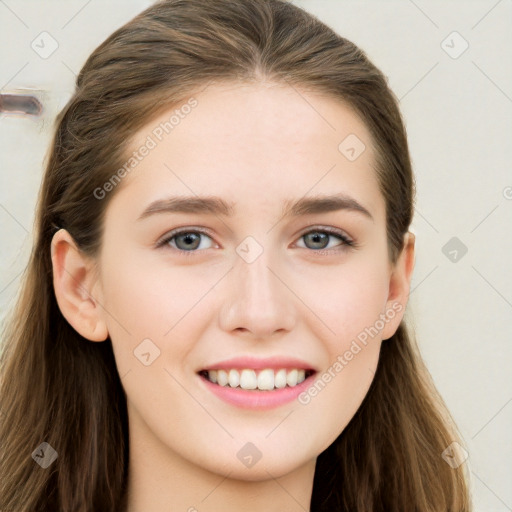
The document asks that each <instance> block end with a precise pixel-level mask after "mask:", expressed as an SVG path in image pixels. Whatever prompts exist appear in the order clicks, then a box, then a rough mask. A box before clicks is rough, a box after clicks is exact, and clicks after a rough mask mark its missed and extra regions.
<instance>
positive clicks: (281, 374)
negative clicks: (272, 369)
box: [274, 369, 286, 389]
mask: <svg viewBox="0 0 512 512" xmlns="http://www.w3.org/2000/svg"><path fill="white" fill-rule="evenodd" d="M274 386H275V387H276V388H277V389H281V388H285V387H286V370H284V369H283V370H279V371H278V372H277V373H276V374H275V376H274Z"/></svg>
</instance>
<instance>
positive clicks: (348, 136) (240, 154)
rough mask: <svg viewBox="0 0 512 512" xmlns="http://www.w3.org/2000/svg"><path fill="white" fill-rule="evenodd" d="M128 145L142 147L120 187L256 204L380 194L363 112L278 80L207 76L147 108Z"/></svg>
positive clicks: (137, 192) (375, 198)
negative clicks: (197, 88) (147, 116)
mask: <svg viewBox="0 0 512 512" xmlns="http://www.w3.org/2000/svg"><path fill="white" fill-rule="evenodd" d="M130 146H131V147H130V154H131V152H136V153H140V151H139V150H140V149H141V148H143V147H144V146H147V147H150V149H149V150H146V151H144V153H145V156H144V157H142V158H141V157H140V155H139V159H138V160H137V162H136V165H135V166H133V169H132V170H130V172H129V173H127V174H128V175H127V176H126V177H125V178H123V182H122V184H121V185H122V187H120V188H126V191H127V192H129V194H130V195H131V196H134V195H137V196H138V197H140V198H146V199H149V198H150V196H151V198H154V197H153V196H154V195H155V194H158V193H159V192H161V193H164V192H165V191H166V190H168V191H169V192H172V193H173V194H184V195H185V194H186V195H191V194H194V193H197V194H205V193H207V194H211V195H218V196H221V197H222V196H225V197H227V198H228V199H229V200H230V202H234V203H237V201H236V198H237V197H239V198H241V199H242V198H243V202H244V204H246V205H248V204H249V203H252V202H259V204H260V206H261V205H262V204H263V203H270V202H275V201H276V199H277V198H278V197H281V196H282V197H283V200H285V198H288V197H301V196H304V195H306V194H308V192H311V193H312V194H319V193H334V192H338V191H341V192H346V191H351V192H352V193H353V194H355V195H356V196H357V195H359V196H360V197H362V196H366V197H367V199H368V200H369V201H373V202H376V201H377V202H378V201H379V200H381V198H380V199H379V197H378V196H379V190H378V185H377V180H376V176H375V172H374V169H373V164H374V153H373V151H374V150H373V147H372V141H371V137H370V134H369V131H368V129H367V128H366V126H365V124H364V122H363V121H362V120H361V119H360V118H359V116H357V115H356V114H355V113H354V112H353V111H352V109H351V108H350V107H349V106H347V105H346V104H345V103H343V102H341V101H339V100H336V99H334V98H332V97H329V96H326V95H321V94H319V93H314V92H310V91H306V90H302V89H298V88H296V87H291V86H288V85H286V84H284V85H283V84H275V83H259V84H241V83H224V84H215V85H210V86H209V87H207V88H206V89H205V90H203V91H202V92H200V93H198V94H196V95H193V96H191V97H190V98H186V99H184V100H183V101H182V102H181V103H179V104H176V105H174V106H172V107H171V108H169V109H167V110H166V111H164V112H161V113H160V114H159V115H158V116H156V117H155V118H153V119H152V120H151V121H150V122H149V123H147V124H146V125H145V126H144V127H142V128H141V129H140V130H139V131H138V132H137V133H136V134H135V135H134V137H133V139H132V141H131V144H130ZM135 183H137V186H136V187H135V186H132V185H135ZM117 192H120V191H119V190H118V191H117Z"/></svg>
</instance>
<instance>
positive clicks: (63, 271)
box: [52, 83, 414, 512]
mask: <svg viewBox="0 0 512 512" xmlns="http://www.w3.org/2000/svg"><path fill="white" fill-rule="evenodd" d="M195 98H196V99H197V101H198V105H197V107H196V108H195V109H193V110H192V111H191V113H190V114H189V115H188V116H186V117H185V118H184V119H183V120H181V122H180V123H179V125H177V126H176V127H175V128H174V129H173V131H172V133H170V134H168V135H167V136H165V137H164V138H163V140H162V141H161V142H159V143H158V145H157V147H155V148H154V149H152V150H151V151H150V153H149V154H148V155H147V156H146V157H145V158H144V159H143V160H142V161H141V162H140V163H139V164H138V165H137V167H136V168H135V169H134V170H133V171H132V172H131V173H130V174H129V175H127V176H126V177H125V178H124V179H123V182H122V184H121V185H120V186H119V187H118V188H117V190H115V192H112V194H113V197H112V198H111V202H110V203H109V205H108V207H107V213H106V218H105V225H104V239H103V245H102V247H101V251H100V254H99V255H98V258H96V259H94V260H90V259H88V258H86V257H84V256H83V255H82V254H81V253H80V251H78V250H77V248H76V245H75V244H74V242H73V240H72V238H71V237H70V235H69V234H68V233H67V232H66V231H64V230H61V231H59V232H58V233H57V234H56V235H55V237H54V240H53V243H52V260H53V265H54V287H55V291H56V296H57V300H58V303H59V307H60V309H61V311H62V313H63V315H64V316H65V317H66V319H67V320H68V322H70V324H71V325H72V326H73V327H74V328H75V329H76V330H77V331H78V332H79V333H80V334H82V335H83V336H85V337H86V338H88V339H89V340H91V341H103V340H105V339H106V338H107V336H110V338H111V340H112V343H113V347H114V353H115V358H116V362H117V366H118V370H119V374H120V376H121V377H122V383H123V386H124V389H125V391H126V394H127V399H128V413H129V426H130V479H129V500H128V511H129V512H140V511H143V510H152V511H156V512H158V511H164V510H165V511H168V510H183V511H189V512H192V511H194V510H198V511H200V512H206V511H215V510H224V511H226V512H229V511H235V510H236V511H239V510H245V511H252V510H267V511H282V510H287V511H295V510H297V511H304V510H309V503H310V499H311V492H312V485H313V476H314V469H315V461H316V458H317V456H318V455H319V454H320V453H321V452H322V451H323V450H325V449H326V448H327V447H328V446H329V445H330V444H331V443H332V442H333V441H334V440H335V439H336V437H337V436H338V435H339V434H340V433H341V432H342V431H343V429H344V427H345V426H346V425H347V424H348V422H349V421H350V419H351V418H352V417H353V416H354V414H355V412H356V411H357V409H358V407H359V406H360V404H361V402H362V400H363V398H364V397H365V395H366V393H367V391H368V388H369V386H370V384H371V381H372V379H373V375H374V372H375V369H376V366H377V362H378V356H379V349H380V345H381V342H382V340H386V339H388V338H389V337H391V336H392V335H393V333H394V332H395V331H396V329H397V327H398V325H399V323H400V320H401V319H402V316H403V313H404V309H405V305H406V302H407V297H408V294H409V287H410V280H411V273H412V268H413V260H414V238H413V236H412V235H409V236H407V237H406V240H405V242H406V243H405V248H404V250H403V251H402V254H401V255H400V257H399V259H398V261H397V263H396V264H394V265H393V264H392V263H391V262H390V261H389V259H388V247H387V239H386V224H385V203H384V199H383V197H382V195H381V193H380V191H379V187H378V183H377V180H376V177H375V172H374V170H373V169H372V164H373V161H374V152H373V148H372V143H371V139H370V134H369V132H368V130H367V129H366V127H365V125H364V123H363V122H362V121H361V120H360V119H359V118H358V117H357V116H356V115H355V114H354V113H353V112H352V111H351V110H350V109H349V108H348V107H347V106H345V105H344V104H343V103H341V102H340V101H337V100H335V99H331V98H329V97H325V96H322V95H319V94H318V93H312V92H306V91H303V90H302V91H300V92H299V90H298V89H294V88H291V87H288V86H286V85H282V84H275V83H258V84H251V85H248V84H238V83H237V84H234V83H232V84H215V85H214V86H210V87H208V88H207V89H206V90H204V91H203V92H201V93H199V94H197V95H196V96H195ZM173 110H174V109H170V110H169V111H168V112H164V113H163V114H162V115H159V116H158V118H156V119H154V120H152V122H151V123H148V124H147V125H146V126H145V127H143V128H142V129H141V130H140V131H139V132H137V134H136V135H135V136H134V140H133V141H132V148H133V150H135V149H136V148H138V147H140V145H141V144H142V143H143V141H144V140H145V139H146V138H147V136H148V135H149V134H151V132H152V130H153V129H154V128H155V126H157V125H158V124H159V123H160V122H161V121H164V120H168V119H169V116H170V115H171V114H172V111H173ZM349 134H356V135H357V137H358V138H359V139H360V140H361V141H363V143H364V144H365V146H366V149H365V151H363V153H362V154H361V155H360V156H359V157H358V158H357V159H356V160H355V161H352V162H351V161H349V160H348V159H347V158H346V157H345V156H344V155H343V154H342V153H341V152H340V151H339V150H338V146H339V144H340V142H341V141H342V140H343V139H344V138H345V137H346V136H347V135H349ZM333 193H342V194H344V195H347V196H350V197H351V198H353V199H355V200H356V201H357V202H359V203H360V204H361V205H363V206H364V207H365V208H366V209H367V210H368V211H369V212H370V214H371V217H372V218H369V217H367V216H365V215H363V214H362V213H360V212H357V211H352V210H340V211H335V212H328V213H320V214H314V215H306V216H303V217H297V218H292V217H290V218H282V217H281V210H282V208H283V206H284V202H285V201H287V200H296V199H300V198H301V197H303V196H304V195H307V196H308V197H310V196H313V195H317V194H318V195H320V194H333ZM195 194H197V195H213V196H219V197H221V198H223V199H224V200H226V201H227V202H228V203H231V204H232V205H233V208H234V210H235V212H236V214H235V215H234V216H233V217H223V216H216V215H210V214H205V213H202V214H189V213H179V214H177V213H159V214H154V215H151V216H148V217H147V218H145V219H143V220H140V221H138V220H137V219H138V217H139V216H140V215H141V213H142V212H143V211H144V209H145V208H146V207H147V206H148V205H149V204H150V203H151V202H153V201H155V200H157V199H163V198H165V197H167V196H170V195H195ZM178 227H180V228H181V227H183V228H187V229H189V231H193V230H194V229H198V228H204V229H206V230H207V231H208V235H202V236H201V240H202V241H201V245H200V246H199V247H198V248H195V249H194V250H195V252H193V253H190V251H189V253H188V255H187V254H185V252H186V251H185V249H184V248H186V247H187V246H186V243H184V242H183V240H181V241H179V240H176V239H174V242H170V243H168V244H167V245H166V246H164V247H160V248H156V247H155V245H156V243H157V242H158V241H159V240H160V239H162V238H163V237H164V235H166V234H168V233H169V232H170V231H171V230H173V229H175V228H178ZM326 227H333V228H337V229H339V230H342V231H343V232H344V233H345V234H346V235H347V236H349V237H350V239H352V240H354V241H355V243H356V246H355V247H349V246H346V245H343V242H341V240H340V239H338V238H337V237H336V236H331V237H330V238H329V239H328V240H327V242H328V244H329V245H328V248H327V249H328V251H329V252H327V251H320V249H319V248H318V247H320V248H321V247H322V246H321V243H318V242H317V245H315V243H314V240H313V241H312V240H306V239H305V238H304V236H303V235H304V234H306V233H308V232H311V231H314V232H318V231H320V232H321V231H322V228H326ZM247 236H251V237H253V238H254V239H255V240H256V241H257V243H258V244H259V245H260V246H261V248H262V249H263V252H262V254H261V255H260V256H259V257H258V258H257V259H256V260H255V261H253V262H252V263H248V262H247V261H245V260H244V259H243V258H241V257H240V256H239V254H238V253H237V251H236V248H237V247H238V246H239V244H240V243H241V242H242V241H243V240H244V239H245V238H246V237H247ZM306 238H307V237H306ZM327 242H325V245H327ZM189 243H190V241H189ZM176 244H180V245H179V246H177V245H176ZM178 247H179V248H181V252H180V250H179V248H178ZM194 247H197V245H196V246H194ZM393 304H395V314H394V315H393V318H392V319H389V320H388V321H386V322H385V325H384V326H383V328H382V329H381V330H380V332H379V333H378V334H377V335H376V336H374V337H373V338H371V339H370V340H369V342H368V343H367V345H366V346H363V345H361V346H362V347H363V348H362V350H361V351H360V352H358V353H357V355H355V356H354V357H353V359H352V360H350V361H349V362H348V363H347V364H346V366H344V368H343V369H342V371H338V372H335V377H334V378H332V379H331V380H330V382H329V383H328V384H327V385H326V386H325V387H323V389H322V390H321V391H320V392H318V393H317V394H316V396H314V397H312V398H311V399H310V401H309V402H308V403H307V404H305V405H304V404H301V403H299V402H298V401H297V400H293V401H292V402H290V403H287V404H284V405H281V406H279V407H277V408H274V409H270V410H266V411H254V410H247V409H240V408H238V407H235V406H233V405H229V404H227V403H225V402H223V401H221V400H220V399H219V398H217V397H216V396H215V395H213V394H212V393H211V392H210V391H209V390H208V389H206V387H205V386H204V384H203V383H202V381H201V379H200V377H199V376H198V375H197V373H196V372H197V371H198V370H200V369H201V368H204V367H205V366H208V365H210V364H212V363H215V362H218V361H220V360H224V359H228V358H232V357H235V356H247V355H253V356H256V357H270V356H276V355H278V356H293V357H299V358H301V359H303V360H305V361H307V362H309V363H310V364H311V365H312V366H313V367H314V368H316V369H317V370H318V376H320V375H322V374H323V373H324V372H327V371H328V369H329V368H332V365H333V363H335V361H336V360H337V358H338V356H340V355H341V356H343V354H344V353H345V352H346V351H347V350H348V349H349V348H350V346H351V343H352V342H353V340H354V339H356V338H357V336H358V335H359V334H360V333H361V332H362V331H364V329H365V328H367V327H370V326H374V325H376V321H377V320H378V319H379V315H381V314H384V315H386V311H389V310H391V309H393ZM397 305H399V306H398V307H401V308H402V309H401V311H397V309H398V307H397ZM388 316H390V315H388ZM147 338H149V339H151V340H152V342H153V343H154V344H155V345H156V346H157V347H158V349H159V350H160V355H159V357H157V358H156V359H155V360H154V361H153V362H152V363H151V364H150V365H149V366H145V365H144V364H142V363H141V362H140V361H139V360H138V359H137V358H136V357H135V356H134V350H135V349H136V347H137V346H138V345H139V344H140V343H141V341H142V340H144V339H147ZM331 372H332V370H331ZM390 399H392V397H390ZM247 442H251V443H253V444H254V445H255V446H256V447H257V448H258V450H259V451H260V452H261V454H262V457H261V459H260V460H259V461H258V462H257V463H256V464H255V465H253V466H252V467H250V468H248V467H246V466H245V465H244V464H242V463H241V461H240V460H239V458H238V457H237V452H238V451H239V450H240V449H241V448H242V447H243V446H244V445H245V444H246V443H247Z"/></svg>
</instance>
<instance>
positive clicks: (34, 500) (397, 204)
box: [0, 0, 470, 512]
mask: <svg viewBox="0 0 512 512" xmlns="http://www.w3.org/2000/svg"><path fill="white" fill-rule="evenodd" d="M262 78H266V79H269V80H273V81H275V82H281V83H288V84H289V85H292V86H294V87H295V86H296V87H301V88H303V89H304V90H306V89H310V90H312V91H316V92H320V93H323V94H327V95H329V96H330V97H332V98H335V99H338V100H340V101H343V102H345V104H348V105H350V106H351V107H352V108H353V109H354V111H355V112H356V113H357V114H358V115H359V116H360V117H361V119H362V120H363V121H364V122H365V124H366V126H367V127H368V129H369V130H370V133H371V135H372V139H373V144H374V146H375V148H376V154H377V157H376V162H375V173H376V176H377V179H378V183H379V186H380V189H381V192H382V194H383V196H384V198H385V201H386V216H387V217H386V218H387V235H388V241H389V243H388V246H389V254H390V259H391V261H393V262H394V261H396V258H397V256H398V255H399V253H400V251H401V250H402V248H403V240H404V238H403V237H404V234H405V233H406V232H407V231H408V228H409V225H410V223H411V219H412V215H413V203H414V180H413V174H412V169H411V162H410V157H409V151H408V145H407V139H406V132H405V128H404V124H403V121H402V118H401V115H400V112H399V109H398V105H397V100H396V97H395V96H394V95H393V93H392V92H391V91H390V89H389V88H388V85H387V81H386V78H385V76H384V75H383V74H382V72H381V71H379V70H378V69H377V68H376V67H375V66H374V65H373V64H372V63H371V62H370V61H369V59H368V58H367V57H366V55H365V53H364V52H363V51H361V50H360V49H359V48H358V47H357V46H355V45H354V44H353V43H351V42H350V41H348V40H346V39H344V38H343V37H340V36H339V35H337V34H336V33H334V32H333V31H332V30H331V29H330V28H328V27H327V26H326V25H325V24H323V23H321V22H320V21H319V20H318V19H316V18H315V17H313V16H312V15H310V14H308V13H307V12H305V11H304V10H302V9H300V8H298V7H296V6H294V5H292V4H290V3H288V2H285V1H280V0H251V1H242V0H167V1H161V2H158V3H156V4H154V5H153V6H151V7H150V8H148V9H147V10H145V11H144V12H142V13H141V14H140V15H138V16H137V17H135V18H134V19H133V20H132V21H130V22H129V23H127V24H126V25H124V26H123V27H121V28H120V29H118V30H117V31H116V32H114V33H113V34H112V35H111V36H110V37H108V39H107V40H106V41H105V42H103V43H102V44H101V45H100V46H99V47H98V48H97V49H96V50H95V51H94V52H93V53H92V54H91V56H90V57H89V59H88V60H87V62H86V63H85V65H84V66H83V68H82V70H81V72H80V74H79V76H78V78H77V82H76V91H75V93H74V95H73V97H72V98H71V100H70V101H69V102H68V104H67V105H66V106H65V108H64V109H63V110H62V112H61V113H60V114H59V116H58V118H57V122H56V131H55V136H54V139H53V142H52V146H51V149H50V152H49V156H48V160H47V166H46V170H45V174H44V180H43V184H42V188H41V191H40V196H39V200H38V206H37V212H36V221H35V227H34V236H35V240H34V247H33V250H32V253H31V256H30V261H29V263H28V266H27V269H26V271H25V273H24V276H23V281H22V286H21V289H20V293H19V297H18V299H17V302H16V306H15V308H14V310H13V312H12V315H11V317H10V321H9V322H8V323H7V324H6V327H5V329H4V346H3V352H2V355H1V360H0V363H1V366H0V370H1V373H0V376H1V380H0V386H1V395H0V396H1V399H0V400H1V402H0V415H1V424H0V439H1V441H0V442H1V444H2V447H1V453H0V481H1V482H2V489H1V491H0V493H1V494H0V509H1V510H15V511H31V512H33V511H43V510H44V511H48V510H55V511H56V510H63V511H80V512H86V511H98V510H102V511H119V510H122V509H123V507H124V506H125V501H124V500H125V496H126V482H127V472H128V435H129V432H128V418H127V409H126V395H125V393H124V390H123V387H122V384H121V379H120V376H119V374H118V372H117V369H116V365H115V359H114V356H113V351H112V345H111V341H110V339H107V340H106V341H105V342H104V343H91V342H89V341H88V340H86V339H85V338H82V337H81V336H80V335H79V334H78V333H77V332H76V331H75V330H74V329H73V328H72V327H71V326H70V325H69V324H68V323H67V321H66V320H65V319H64V317H63V316H62V314H61V312H60V310H59V308H58V305H57V302H56V299H55V294H54V290H53V283H52V262H51V257H50V245H51V240H52V236H53V234H54V233H55V231H56V230H57V229H59V228H61V227H64V228H65V229H67V230H68V231H69V232H70V233H71V235H72V236H73V238H74V239H75V241H76V243H77V244H78V246H79V247H80V249H81V250H82V251H83V252H84V254H87V255H90V256H95V255H97V254H98V249H99V248H100V246H101V235H102V225H103V218H104V213H105V209H106V208H107V206H108V204H109V201H110V199H111V198H112V196H113V195H114V194H115V190H114V191H112V192H110V193H109V194H107V195H106V197H105V198H104V199H102V200H98V197H97V195H98V194H97V193H96V194H95V193H94V192H95V190H97V189H98V187H102V186H103V185H104V184H105V183H106V182H107V181H108V180H109V179H110V178H111V177H112V175H113V173H114V172H115V171H116V170H117V169H119V168H121V167H122V165H123V162H125V159H126V153H127V148H128V145H129V143H130V140H131V137H132V136H133V134H134V133H135V132H136V131H137V130H138V129H140V128H141V127H142V126H144V124H145V123H147V122H148V120H150V119H151V118H153V117H154V116H155V115H156V114H158V113H159V112H161V111H163V109H168V108H170V107H171V106H173V105H179V104H180V102H183V101H185V100H186V98H189V97H190V96H191V95H193V94H194V93H196V92H197V91H200V90H201V89H203V88H204V87H205V86H206V85H208V84H211V83H213V82H215V81H229V80H235V81H247V82H250V81H258V80H261V79H262ZM457 440H460V436H459V434H458V432H457V429H456V427H455V425H454V422H453V421H452V419H451V416H450V414H449V412H448V411H447V409H446V407H445V405H444V402H443V400H442V399H441V397H440V395H439V394H438V392H437V391H436V389H435V387H434V385H433V383H432V380H431V377H430V375H429V373H428V371H427V370H426V368H425V366H424V364H423V362H422V360H421V357H420V355H419V353H418V350H417V347H416V345H415V344H414V342H413V340H412V339H411V338H410V337H409V335H408V333H407V330H406V326H405V324H404V322H402V324H401V325H400V326H399V328H398V331H397V332H396V334H395V335H394V336H393V337H392V338H390V339H389V340H387V341H385V342H384V343H383V344H382V348H381V354H380V360H379V364H378V368H377V371H376V374H375V377H374V380H373V382H372V385H371V387H370V389H369V391H368V394H367V396H366V397H365V399H364V401H363V403H362V404H361V406H360V408H359V409H358V411H357V413H356V414H355V416H354V417H353V419H352V420H351V422H350V423H349V424H348V426H347V427H346V428H345V429H344V431H343V432H342V433H341V434H340V436H339V437H338V438H337V439H336V441H335V442H334V443H333V444H332V445H331V446H329V448H327V449H326V450H325V451H324V452H323V453H321V454H320V455H319V457H318V460H317V466H316V472H315V478H314V486H313V494H312V501H311V510H312V511H315V512H317V511H322V510H329V511H347V512H348V511H350V512H369V511H373V512H377V511H393V512H414V511H421V512H439V511H444V512H446V511H452V512H461V511H469V510H470V499H469V492H468V484H467V481H466V478H467V475H466V474H465V469H464V465H462V466H459V467H458V468H456V469H453V468H452V467H450V466H449V465H448V464H447V463H446V462H445V461H444V460H443V458H442V456H441V454H442V452H443V450H445V449H446V448H447V447H448V446H449V445H450V444H451V443H452V442H453V441H457ZM42 442H47V443H49V445H51V446H52V447H53V448H54V449H55V450H56V451H57V453H58V457H57V459H56V460H55V462H54V463H53V464H51V465H50V466H49V467H48V468H47V469H42V468H41V467H39V465H37V464H36V463H35V462H34V460H33V458H32V456H31V453H32V451H33V450H34V449H36V448H37V447H38V446H39V445H40V444H41V443H42Z"/></svg>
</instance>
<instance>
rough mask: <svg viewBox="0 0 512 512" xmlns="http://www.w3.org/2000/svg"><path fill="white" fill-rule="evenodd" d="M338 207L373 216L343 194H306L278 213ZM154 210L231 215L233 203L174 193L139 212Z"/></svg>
mask: <svg viewBox="0 0 512 512" xmlns="http://www.w3.org/2000/svg"><path fill="white" fill-rule="evenodd" d="M338 210H348V211H353V212H359V213H362V214H363V215H365V216H366V217H368V218H369V219H372V220H373V217H372V215H371V213H370V212H369V211H368V209H366V208H365V207H364V206H363V205H361V204H360V203H359V202H357V201H356V200H355V199H353V198H352V197H349V196H346V195H344V194H335V195H319V196H313V197H311V196H309V197H303V198H301V199H298V200H297V201H295V202H294V201H292V200H287V201H285V205H284V208H283V210H282V212H281V217H299V216H304V215H313V214H319V213H328V212H334V211H338ZM157 213H196V214H201V213H203V214H210V215H216V216H225V217H232V216H234V214H235V210H234V204H233V203H228V202H226V201H225V200H224V199H221V198H220V197H214V196H175V197H169V198H166V199H159V200H157V201H154V202H153V203H151V204H150V205H149V206H148V207H147V208H146V209H145V210H144V211H143V212H142V214H141V215H140V216H139V218H138V220H142V219H145V218H147V217H149V216H151V215H153V214H157Z"/></svg>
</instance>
